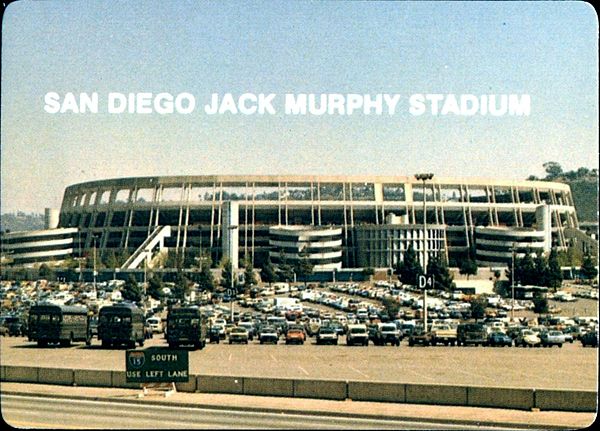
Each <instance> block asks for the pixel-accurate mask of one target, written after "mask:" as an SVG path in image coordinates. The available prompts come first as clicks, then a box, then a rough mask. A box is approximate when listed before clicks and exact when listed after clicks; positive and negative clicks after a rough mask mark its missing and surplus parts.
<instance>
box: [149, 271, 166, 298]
mask: <svg viewBox="0 0 600 431" xmlns="http://www.w3.org/2000/svg"><path fill="white" fill-rule="evenodd" d="M162 289H163V281H162V278H161V276H159V275H158V274H151V275H150V278H149V279H148V288H147V290H146V294H147V295H149V296H151V297H153V298H154V299H160V298H161V297H162V296H163V291H162Z"/></svg>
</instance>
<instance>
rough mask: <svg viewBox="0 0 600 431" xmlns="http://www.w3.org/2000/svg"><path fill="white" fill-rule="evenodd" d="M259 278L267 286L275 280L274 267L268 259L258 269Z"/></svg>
mask: <svg viewBox="0 0 600 431" xmlns="http://www.w3.org/2000/svg"><path fill="white" fill-rule="evenodd" d="M260 278H261V279H262V281H263V282H265V283H268V284H269V286H270V285H271V283H273V282H274V281H276V280H277V272H276V271H275V266H274V265H273V262H271V258H270V257H268V258H267V260H266V261H264V262H263V265H262V267H261V269H260Z"/></svg>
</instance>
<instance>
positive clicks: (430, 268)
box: [427, 256, 454, 291]
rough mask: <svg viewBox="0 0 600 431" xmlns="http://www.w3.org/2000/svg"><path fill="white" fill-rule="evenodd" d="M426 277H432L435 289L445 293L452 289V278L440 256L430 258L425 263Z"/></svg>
mask: <svg viewBox="0 0 600 431" xmlns="http://www.w3.org/2000/svg"><path fill="white" fill-rule="evenodd" d="M427 275H433V277H434V279H435V287H436V289H439V290H445V291H451V290H453V289H454V281H453V277H452V274H450V271H449V270H448V266H447V265H446V260H445V259H444V258H441V257H440V256H432V257H430V258H429V262H427Z"/></svg>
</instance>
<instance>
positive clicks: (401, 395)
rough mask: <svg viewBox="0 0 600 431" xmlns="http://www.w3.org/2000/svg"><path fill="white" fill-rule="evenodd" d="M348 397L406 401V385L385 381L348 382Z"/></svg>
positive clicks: (353, 398)
mask: <svg viewBox="0 0 600 431" xmlns="http://www.w3.org/2000/svg"><path fill="white" fill-rule="evenodd" d="M348 398H350V399H351V400H354V401H386V402H393V403H404V402H406V385H405V384H402V383H385V382H348Z"/></svg>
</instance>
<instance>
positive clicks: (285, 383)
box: [244, 377, 294, 397]
mask: <svg viewBox="0 0 600 431" xmlns="http://www.w3.org/2000/svg"><path fill="white" fill-rule="evenodd" d="M244 395H266V396H272V397H293V396H294V381H293V380H292V379H267V378H259V377H245V378H244Z"/></svg>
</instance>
